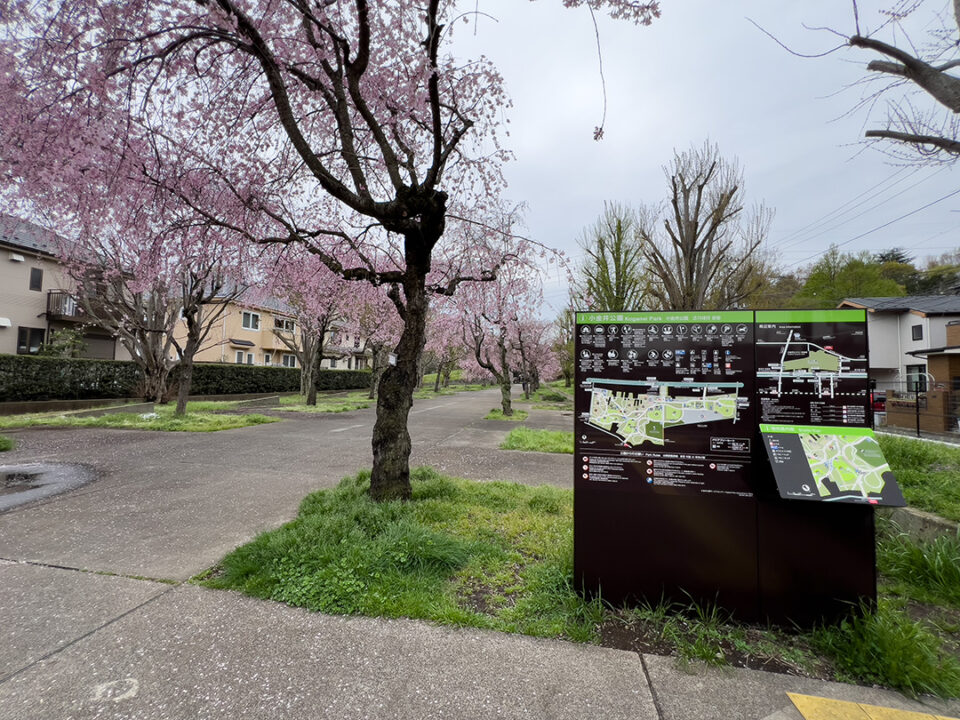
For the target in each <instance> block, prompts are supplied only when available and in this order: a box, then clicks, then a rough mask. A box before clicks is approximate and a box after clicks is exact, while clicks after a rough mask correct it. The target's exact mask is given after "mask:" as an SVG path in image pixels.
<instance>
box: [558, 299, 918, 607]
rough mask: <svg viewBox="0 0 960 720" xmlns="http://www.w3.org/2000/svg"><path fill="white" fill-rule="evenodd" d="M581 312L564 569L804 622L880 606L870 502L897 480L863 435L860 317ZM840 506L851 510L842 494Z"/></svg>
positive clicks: (626, 594)
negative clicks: (568, 559)
mask: <svg viewBox="0 0 960 720" xmlns="http://www.w3.org/2000/svg"><path fill="white" fill-rule="evenodd" d="M577 323H578V325H577V342H576V353H577V367H576V379H577V387H576V409H577V412H576V419H575V452H576V455H575V461H574V491H575V494H574V497H575V510H574V571H575V575H576V579H577V582H578V583H579V584H580V585H581V586H582V588H583V589H584V590H585V591H587V592H589V593H592V594H600V595H602V596H603V597H604V598H605V599H606V600H608V601H611V602H621V601H630V600H643V601H648V602H653V603H657V602H660V601H661V600H667V601H675V602H679V603H683V604H687V603H689V602H690V601H691V600H693V601H696V602H699V603H708V604H710V603H716V604H718V605H720V606H721V607H724V608H726V609H727V610H730V611H732V612H733V613H735V614H736V615H737V616H738V617H740V618H743V619H752V618H755V617H761V618H765V619H767V620H770V621H773V622H788V623H790V622H797V623H800V624H804V625H809V624H813V623H816V622H821V621H824V620H829V619H833V618H837V617H841V616H843V615H845V614H847V613H848V612H849V611H850V608H851V607H856V606H858V603H860V602H863V601H865V602H868V603H869V602H871V601H873V600H874V599H875V597H876V582H875V576H874V567H875V563H874V541H873V514H872V509H871V508H870V507H869V505H870V504H872V503H875V502H876V503H879V502H889V503H890V504H897V500H898V498H899V490H898V489H897V488H896V483H895V482H894V481H893V479H892V477H891V476H889V475H888V474H887V473H886V472H885V471H884V468H883V467H882V464H883V460H882V456H879V457H878V456H877V453H876V452H875V451H874V445H875V443H873V444H871V442H872V437H871V438H870V441H868V440H866V439H864V438H865V437H866V435H865V434H869V433H870V431H869V430H867V429H866V426H868V425H869V415H868V380H867V337H866V318H865V315H864V313H863V312H862V311H836V310H827V311H762V312H761V311H758V312H756V313H754V312H752V311H731V312H664V313H578V315H577ZM760 423H762V424H763V425H762V426H760ZM797 428H800V429H801V430H803V432H799V431H798V432H794V431H793V430H796V429H797ZM761 429H763V431H764V432H763V434H762V435H761V433H760V430H761ZM807 430H810V432H807ZM830 433H832V434H833V436H834V437H833V438H827V437H825V436H826V435H828V434H830ZM851 433H852V435H851ZM857 433H859V434H857ZM861 436H863V437H861ZM837 438H839V440H838V439H837ZM838 443H839V444H838ZM761 445H763V446H764V451H761V450H760V446H761ZM818 473H819V474H818ZM775 474H776V478H777V481H776V482H775V480H774V475H775ZM878 483H880V484H882V485H883V487H882V488H880V489H879V490H878V489H877V484H878ZM817 498H820V499H823V500H825V502H818V503H811V502H797V500H808V499H817ZM851 500H853V501H854V502H856V503H859V507H858V506H853V505H850V504H846V505H841V504H839V503H840V502H847V503H849V502H850V501H851ZM836 547H840V548H842V551H839V552H836V553H833V554H831V548H836Z"/></svg>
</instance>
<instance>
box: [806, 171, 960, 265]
mask: <svg viewBox="0 0 960 720" xmlns="http://www.w3.org/2000/svg"><path fill="white" fill-rule="evenodd" d="M957 194H960V190H954V191H953V192H950V193H947V194H946V195H943V196H942V197H939V198H937V199H936V200H933V201H931V202H928V203H927V204H926V205H922V206H921V207H918V208H917V209H916V210H911V211H910V212H908V213H904V214H903V215H900V216H899V217H895V218H893V220H888V221H887V222H885V223H883V224H882V225H877V227H875V228H871V229H870V230H867V231H866V232H862V233H860V234H859V235H856V236H854V237H852V238H850V239H849V240H844V241H843V242H841V243H834V245H833V247H843V246H844V245H849V244H850V243H852V242H854V241H856V240H859V239H860V238H863V237H866V236H867V235H870V234H871V233H875V232H876V231H877V230H883V228H885V227H889V226H890V225H893V224H894V223H896V222H900V221H901V220H903V219H905V218H908V217H910V216H911V215H916V214H917V213H918V212H920V211H922V210H926V209H927V208H929V207H933V206H934V205H936V204H937V203H940V202H943V201H944V200H947V199H949V198H952V197H953V196H954V195H957ZM823 252H825V251H821V252H818V253H814V254H813V255H810V256H809V257H805V258H803V259H802V260H797V261H796V262H793V263H790V265H788V266H787V267H793V266H796V265H799V264H801V263H805V262H807V261H808V260H812V259H813V258H816V257H820V256H821V255H823Z"/></svg>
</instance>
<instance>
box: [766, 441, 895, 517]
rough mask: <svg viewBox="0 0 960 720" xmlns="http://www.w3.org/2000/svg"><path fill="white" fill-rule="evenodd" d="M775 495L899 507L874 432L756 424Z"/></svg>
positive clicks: (787, 497) (796, 498) (886, 465)
mask: <svg viewBox="0 0 960 720" xmlns="http://www.w3.org/2000/svg"><path fill="white" fill-rule="evenodd" d="M760 432H761V435H762V437H763V444H764V447H765V448H766V450H767V456H768V457H769V458H770V465H771V467H772V468H773V474H774V478H775V480H776V482H777V489H778V490H779V492H780V497H782V498H784V499H790V500H819V501H823V502H851V503H869V504H871V505H893V506H898V507H899V506H903V505H906V502H905V501H904V499H903V495H902V493H901V492H900V487H899V486H898V485H897V481H896V478H895V477H894V475H893V472H892V471H891V470H890V466H889V465H888V464H887V461H886V459H885V458H884V457H883V452H882V451H881V449H880V445H879V443H878V442H877V439H876V436H875V435H874V434H873V430H871V429H869V428H854V427H828V426H812V425H773V424H761V425H760Z"/></svg>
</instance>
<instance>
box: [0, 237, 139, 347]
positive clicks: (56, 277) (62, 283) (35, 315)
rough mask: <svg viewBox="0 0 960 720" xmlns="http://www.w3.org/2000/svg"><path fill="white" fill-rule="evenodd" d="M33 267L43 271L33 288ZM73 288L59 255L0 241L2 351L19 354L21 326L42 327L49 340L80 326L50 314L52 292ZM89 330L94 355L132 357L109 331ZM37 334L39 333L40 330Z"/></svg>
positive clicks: (87, 330) (0, 333)
mask: <svg viewBox="0 0 960 720" xmlns="http://www.w3.org/2000/svg"><path fill="white" fill-rule="evenodd" d="M21 258H22V259H21ZM33 269H37V270H40V271H42V277H41V282H40V289H39V290H31V289H30V277H31V270H33ZM72 288H73V284H72V282H71V281H70V279H69V278H68V277H67V276H66V275H65V274H64V272H63V269H62V266H61V265H60V263H59V262H57V261H56V259H54V258H52V257H50V256H49V255H45V254H43V253H39V252H36V251H30V250H27V249H24V248H20V247H13V246H10V245H6V244H4V243H0V354H9V355H15V354H17V352H18V348H17V338H18V336H19V329H20V328H31V329H33V330H40V331H42V335H43V339H44V340H47V339H49V338H48V335H49V333H50V332H52V331H55V330H59V329H62V328H74V327H78V324H77V323H73V322H71V321H69V320H66V321H60V320H57V321H51V320H49V319H48V318H47V314H46V313H47V297H48V295H49V293H51V292H56V291H63V292H70V291H71V290H72ZM8 322H9V326H8V325H7V323H8ZM85 333H86V335H87V336H89V337H88V351H89V354H90V357H98V358H105V359H109V360H129V359H130V353H128V352H127V351H126V349H125V348H124V347H123V346H122V345H121V344H120V343H119V342H116V341H114V339H113V338H112V337H111V336H110V335H109V333H107V332H105V331H103V330H100V329H97V328H87V329H86V331H85ZM35 335H36V336H37V337H39V335H38V334H36V333H35ZM21 350H22V348H21Z"/></svg>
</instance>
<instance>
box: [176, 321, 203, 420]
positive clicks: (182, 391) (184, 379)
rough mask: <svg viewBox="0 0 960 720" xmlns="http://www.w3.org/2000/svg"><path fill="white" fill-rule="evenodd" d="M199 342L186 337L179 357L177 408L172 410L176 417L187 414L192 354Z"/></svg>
mask: <svg viewBox="0 0 960 720" xmlns="http://www.w3.org/2000/svg"><path fill="white" fill-rule="evenodd" d="M198 347H199V343H198V342H197V341H196V340H195V339H192V338H189V337H188V338H187V342H186V345H184V348H183V357H181V358H180V387H178V388H177V409H176V410H174V411H173V414H174V415H175V416H176V417H183V416H184V415H186V414H187V396H188V395H189V394H190V385H191V384H192V383H193V356H194V355H195V354H196V353H197V348H198Z"/></svg>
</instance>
